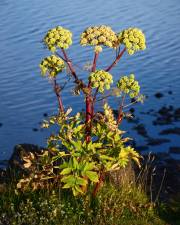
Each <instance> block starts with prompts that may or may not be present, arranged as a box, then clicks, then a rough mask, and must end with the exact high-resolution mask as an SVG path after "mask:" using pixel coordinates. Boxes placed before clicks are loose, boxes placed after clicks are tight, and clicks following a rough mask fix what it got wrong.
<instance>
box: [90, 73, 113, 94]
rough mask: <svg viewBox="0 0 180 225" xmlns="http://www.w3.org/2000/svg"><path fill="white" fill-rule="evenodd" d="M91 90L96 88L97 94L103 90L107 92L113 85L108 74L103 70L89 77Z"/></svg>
mask: <svg viewBox="0 0 180 225" xmlns="http://www.w3.org/2000/svg"><path fill="white" fill-rule="evenodd" d="M89 80H90V82H91V85H92V88H98V89H99V90H98V91H99V92H101V93H103V92H104V89H107V90H109V89H110V85H111V84H112V83H113V77H112V75H111V74H110V73H108V72H106V71H104V70H96V71H95V72H93V73H91V74H90V76H89Z"/></svg>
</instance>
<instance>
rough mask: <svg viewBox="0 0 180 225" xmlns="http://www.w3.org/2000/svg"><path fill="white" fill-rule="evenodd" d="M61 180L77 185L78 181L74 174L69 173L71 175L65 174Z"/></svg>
mask: <svg viewBox="0 0 180 225" xmlns="http://www.w3.org/2000/svg"><path fill="white" fill-rule="evenodd" d="M61 181H62V182H63V183H69V184H71V185H75V183H76V178H75V177H74V175H69V176H65V177H63V178H62V179H61Z"/></svg>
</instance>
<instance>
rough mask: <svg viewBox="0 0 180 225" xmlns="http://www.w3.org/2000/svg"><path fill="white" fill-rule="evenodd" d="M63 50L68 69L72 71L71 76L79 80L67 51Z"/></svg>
mask: <svg viewBox="0 0 180 225" xmlns="http://www.w3.org/2000/svg"><path fill="white" fill-rule="evenodd" d="M61 50H62V53H63V55H64V58H65V60H66V63H67V65H68V67H69V69H70V71H71V74H72V75H73V77H74V78H75V80H78V77H77V75H76V72H75V70H74V68H73V66H72V63H71V61H70V60H69V58H68V56H67V54H66V52H65V50H64V49H63V48H62V49H61Z"/></svg>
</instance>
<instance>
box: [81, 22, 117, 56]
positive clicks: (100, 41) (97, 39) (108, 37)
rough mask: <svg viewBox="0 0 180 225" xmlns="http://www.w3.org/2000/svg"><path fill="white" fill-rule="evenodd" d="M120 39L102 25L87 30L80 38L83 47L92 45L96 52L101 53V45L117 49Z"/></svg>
mask: <svg viewBox="0 0 180 225" xmlns="http://www.w3.org/2000/svg"><path fill="white" fill-rule="evenodd" d="M117 43H118V38H117V35H116V33H115V32H114V31H113V30H112V29H111V27H109V26H105V25H101V26H94V27H89V28H87V29H86V30H85V31H84V32H83V33H82V34H81V38H80V44H81V45H82V46H87V45H92V46H96V47H95V52H101V51H102V47H101V45H104V46H107V47H110V48H116V46H117Z"/></svg>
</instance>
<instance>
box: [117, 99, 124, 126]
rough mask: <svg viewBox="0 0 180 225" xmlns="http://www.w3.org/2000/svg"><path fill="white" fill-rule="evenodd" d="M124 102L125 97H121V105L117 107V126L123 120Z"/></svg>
mask: <svg viewBox="0 0 180 225" xmlns="http://www.w3.org/2000/svg"><path fill="white" fill-rule="evenodd" d="M124 100H125V95H123V96H122V101H121V105H120V107H119V112H118V118H117V124H120V123H121V122H122V119H123V107H124Z"/></svg>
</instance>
